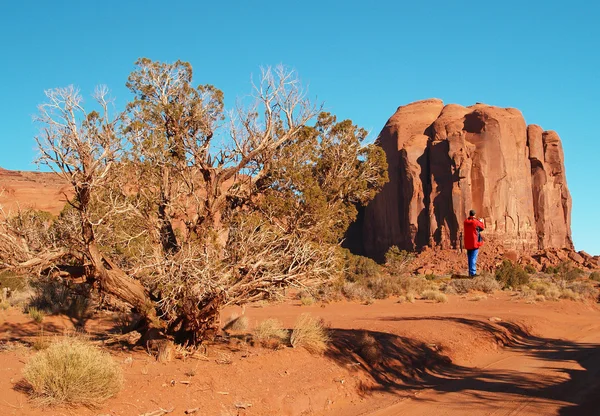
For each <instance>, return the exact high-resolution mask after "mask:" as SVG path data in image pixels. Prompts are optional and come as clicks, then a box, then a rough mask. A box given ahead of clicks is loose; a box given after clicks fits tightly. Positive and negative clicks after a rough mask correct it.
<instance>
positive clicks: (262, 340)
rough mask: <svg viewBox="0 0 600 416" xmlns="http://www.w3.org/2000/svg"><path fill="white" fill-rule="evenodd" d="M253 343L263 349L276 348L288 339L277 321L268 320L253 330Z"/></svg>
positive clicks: (284, 330) (285, 331)
mask: <svg viewBox="0 0 600 416" xmlns="http://www.w3.org/2000/svg"><path fill="white" fill-rule="evenodd" d="M253 337H254V341H255V342H257V343H258V344H260V345H261V346H263V347H267V348H273V349H275V348H278V347H279V346H280V345H281V344H282V343H284V342H285V341H286V340H287V338H288V331H287V330H286V329H284V328H283V325H282V324H281V322H280V321H278V320H277V319H273V318H269V319H265V320H264V321H262V322H259V323H258V325H256V327H255V328H254V331H253Z"/></svg>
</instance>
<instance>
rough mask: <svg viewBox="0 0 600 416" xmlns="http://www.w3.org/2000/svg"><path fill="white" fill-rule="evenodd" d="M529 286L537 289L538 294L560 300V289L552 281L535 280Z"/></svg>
mask: <svg viewBox="0 0 600 416" xmlns="http://www.w3.org/2000/svg"><path fill="white" fill-rule="evenodd" d="M529 287H530V288H531V289H532V290H534V291H535V293H536V294H537V296H543V297H544V298H545V299H547V300H558V299H559V298H560V289H559V288H558V287H557V286H556V285H555V284H554V283H552V282H550V281H542V280H534V281H532V282H531V283H530V284H529Z"/></svg>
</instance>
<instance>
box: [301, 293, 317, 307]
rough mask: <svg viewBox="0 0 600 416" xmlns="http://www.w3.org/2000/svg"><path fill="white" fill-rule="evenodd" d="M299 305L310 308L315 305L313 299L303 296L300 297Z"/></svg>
mask: <svg viewBox="0 0 600 416" xmlns="http://www.w3.org/2000/svg"><path fill="white" fill-rule="evenodd" d="M300 303H301V304H302V306H310V305H313V304H314V303H315V298H313V297H312V296H310V295H305V296H301V297H300Z"/></svg>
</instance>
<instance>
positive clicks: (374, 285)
mask: <svg viewBox="0 0 600 416" xmlns="http://www.w3.org/2000/svg"><path fill="white" fill-rule="evenodd" d="M367 288H368V289H369V290H370V291H371V293H372V294H373V297H374V298H375V299H386V298H388V297H390V296H392V295H399V294H400V293H402V284H401V283H400V282H399V281H398V278H397V277H393V276H381V277H377V278H375V279H372V280H369V281H368V282H367Z"/></svg>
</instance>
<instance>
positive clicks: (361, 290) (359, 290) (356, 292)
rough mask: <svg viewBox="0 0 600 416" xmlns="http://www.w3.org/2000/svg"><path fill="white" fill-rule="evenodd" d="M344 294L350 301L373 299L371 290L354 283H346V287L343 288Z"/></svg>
mask: <svg viewBox="0 0 600 416" xmlns="http://www.w3.org/2000/svg"><path fill="white" fill-rule="evenodd" d="M342 294H343V295H344V296H345V297H346V298H347V299H349V300H360V301H366V300H368V299H371V298H372V297H373V292H371V290H369V289H368V288H366V287H365V286H363V285H361V284H359V283H354V282H346V283H344V286H342Z"/></svg>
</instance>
